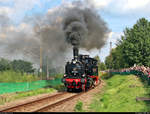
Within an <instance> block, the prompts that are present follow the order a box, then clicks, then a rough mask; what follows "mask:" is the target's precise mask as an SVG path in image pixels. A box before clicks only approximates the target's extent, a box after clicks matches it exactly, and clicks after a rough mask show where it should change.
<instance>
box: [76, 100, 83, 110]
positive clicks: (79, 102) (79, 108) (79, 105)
mask: <svg viewBox="0 0 150 114" xmlns="http://www.w3.org/2000/svg"><path fill="white" fill-rule="evenodd" d="M74 110H75V111H76V112H82V111H83V102H81V101H78V102H77V104H76V106H75V108H74Z"/></svg>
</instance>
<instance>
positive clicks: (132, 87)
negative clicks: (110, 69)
mask: <svg viewBox="0 0 150 114" xmlns="http://www.w3.org/2000/svg"><path fill="white" fill-rule="evenodd" d="M105 82H106V84H105V87H104V88H103V90H102V91H103V92H101V93H99V94H96V95H95V97H94V99H93V101H92V103H91V104H90V106H89V107H90V111H92V112H93V111H94V112H150V106H149V105H150V102H145V101H136V97H150V87H148V86H147V85H146V84H143V82H141V80H140V79H139V78H137V77H136V76H134V75H123V76H122V75H114V76H113V77H110V78H108V79H105Z"/></svg>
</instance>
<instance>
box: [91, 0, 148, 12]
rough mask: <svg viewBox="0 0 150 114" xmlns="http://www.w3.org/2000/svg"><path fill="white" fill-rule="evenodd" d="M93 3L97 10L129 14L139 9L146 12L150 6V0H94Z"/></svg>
mask: <svg viewBox="0 0 150 114" xmlns="http://www.w3.org/2000/svg"><path fill="white" fill-rule="evenodd" d="M92 3H93V4H94V5H95V7H97V8H104V9H108V10H110V11H111V12H112V11H115V12H128V11H130V10H135V11H136V10H139V9H144V11H146V10H148V9H149V6H150V0H92ZM145 7H146V8H145Z"/></svg>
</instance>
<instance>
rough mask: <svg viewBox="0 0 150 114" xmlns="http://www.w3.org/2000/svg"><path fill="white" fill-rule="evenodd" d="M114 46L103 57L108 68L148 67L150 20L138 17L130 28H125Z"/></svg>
mask: <svg viewBox="0 0 150 114" xmlns="http://www.w3.org/2000/svg"><path fill="white" fill-rule="evenodd" d="M116 46H117V47H116V48H114V49H112V50H111V53H110V55H109V56H107V57H106V59H105V65H106V67H107V68H108V69H120V68H128V67H132V66H133V65H134V64H136V65H144V66H149V67H150V22H149V21H148V20H147V19H145V18H141V19H139V20H138V21H137V22H136V24H135V25H134V26H133V27H132V28H125V30H124V35H122V36H121V39H120V40H118V42H117V44H116Z"/></svg>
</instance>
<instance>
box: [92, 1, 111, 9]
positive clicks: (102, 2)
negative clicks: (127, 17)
mask: <svg viewBox="0 0 150 114" xmlns="http://www.w3.org/2000/svg"><path fill="white" fill-rule="evenodd" d="M111 1H112V0H92V2H93V5H95V7H97V8H101V7H106V6H107V5H109V3H110V2H111Z"/></svg>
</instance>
